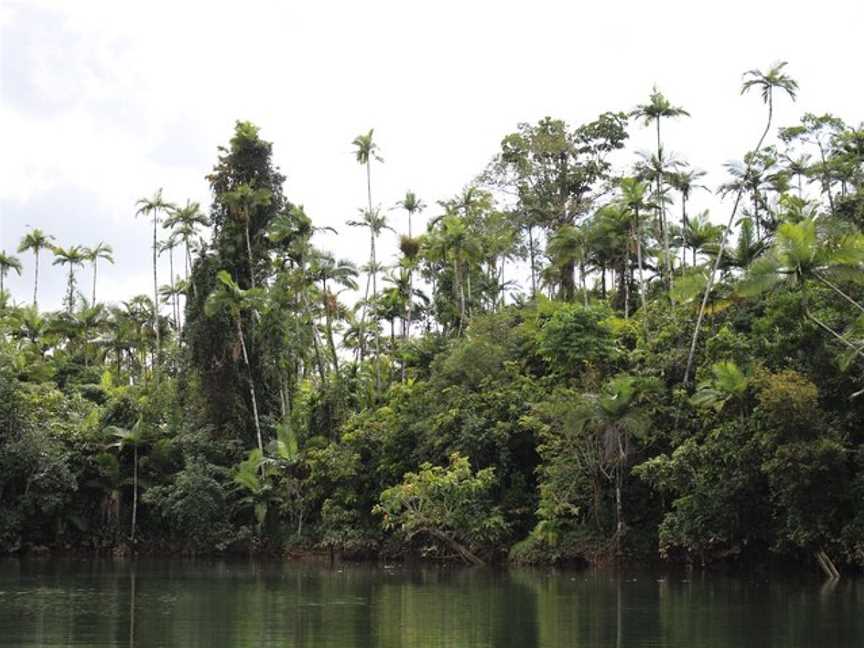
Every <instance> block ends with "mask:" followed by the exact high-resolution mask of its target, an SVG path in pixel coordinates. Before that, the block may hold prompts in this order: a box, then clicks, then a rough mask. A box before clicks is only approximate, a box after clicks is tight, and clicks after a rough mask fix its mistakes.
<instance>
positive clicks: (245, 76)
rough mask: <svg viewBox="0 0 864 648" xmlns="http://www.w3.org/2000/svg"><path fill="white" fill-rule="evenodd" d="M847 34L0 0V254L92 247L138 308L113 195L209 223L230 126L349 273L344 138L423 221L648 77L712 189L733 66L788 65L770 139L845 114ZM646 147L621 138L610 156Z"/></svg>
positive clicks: (595, 10) (127, 222)
mask: <svg viewBox="0 0 864 648" xmlns="http://www.w3.org/2000/svg"><path fill="white" fill-rule="evenodd" d="M862 24H864V3H861V2H853V1H849V0H844V1H835V0H823V1H822V2H819V3H817V4H815V5H814V4H808V5H807V6H806V7H803V6H802V8H800V9H799V8H798V7H797V6H796V4H795V3H793V2H790V1H788V0H787V1H786V2H773V1H772V2H767V1H765V2H763V1H755V0H748V1H747V2H738V1H737V0H730V1H727V2H710V3H709V2H693V1H692V0H691V1H690V2H667V1H663V0H656V1H655V2H644V1H643V2H624V1H620V2H615V3H613V2H576V1H574V0H571V1H569V2H550V1H540V0H533V1H530V2H529V1H523V2H507V1H504V0H497V1H494V2H481V1H473V2H471V1H469V0H462V1H461V2H451V1H449V0H436V1H434V2H433V1H426V2H413V1H411V0H401V1H396V2H376V1H374V0H369V1H368V2H357V1H356V0H355V1H353V2H350V1H349V2H327V1H323V0H316V1H309V2H302V3H300V2H288V1H284V2H275V1H274V2H252V1H248V0H247V1H245V2H242V3H241V2H231V3H228V2H226V3H219V2H207V3H196V2H181V1H180V0H173V1H171V2H154V1H150V2H121V1H118V0H115V1H114V2H104V3H103V2H86V1H84V0H76V1H75V2H41V1H34V0H27V1H24V2H15V1H11V0H0V249H4V248H5V249H6V250H7V251H12V250H13V249H14V248H15V247H17V245H18V242H19V240H20V238H21V237H22V235H23V234H24V233H25V232H26V230H27V228H28V226H32V227H41V228H42V229H44V230H46V231H48V232H49V233H52V234H54V235H55V236H56V237H57V239H58V242H60V243H61V244H64V245H71V244H84V245H93V244H95V243H97V242H98V241H100V240H101V241H106V242H108V243H110V244H112V245H113V246H114V248H115V251H116V256H117V264H116V265H115V266H113V267H110V266H109V267H106V268H105V269H104V270H100V276H101V277H104V281H100V289H99V290H100V297H101V298H106V299H109V300H120V299H123V298H127V297H129V296H131V295H132V294H136V293H140V292H147V291H148V290H149V288H148V278H149V274H148V272H149V271H148V268H149V265H148V264H149V254H150V253H149V248H148V245H149V239H148V225H147V223H146V221H144V220H136V219H135V218H134V212H135V201H136V199H138V198H139V197H141V196H144V195H149V194H151V193H152V192H153V191H154V190H155V189H156V188H158V187H160V186H161V187H164V188H165V193H166V195H167V197H169V198H170V199H172V200H174V201H177V202H183V201H185V199H186V198H191V199H193V200H198V201H201V203H202V205H209V202H210V201H209V195H208V188H207V184H206V181H205V180H204V175H205V174H206V173H207V172H209V171H210V169H211V168H212V166H213V163H214V162H215V159H216V147H217V146H218V145H219V144H225V143H227V141H228V139H229V137H230V135H231V132H232V128H233V124H234V121H235V120H236V119H248V120H251V121H253V122H254V123H256V124H257V125H258V126H260V127H261V135H262V136H263V137H264V138H266V139H268V140H270V141H272V142H273V143H274V152H275V160H276V162H277V164H278V165H279V166H280V167H281V169H282V171H283V173H285V175H286V176H287V183H286V195H287V196H288V198H289V199H290V200H292V201H293V202H296V203H302V204H304V205H305V207H306V209H307V213H309V214H310V215H311V216H312V217H313V218H314V219H315V220H316V221H317V222H318V223H319V224H322V225H324V224H327V225H331V226H334V227H336V228H337V229H339V235H338V236H328V237H323V236H322V237H321V239H320V240H319V241H318V243H319V244H320V245H322V246H323V247H328V248H330V249H335V250H336V252H337V254H339V255H340V256H350V257H351V258H353V259H355V260H357V261H358V262H359V261H362V260H363V259H365V255H366V248H367V241H366V238H365V236H363V235H362V234H361V233H360V232H359V231H358V230H352V229H349V228H347V227H345V226H344V222H345V220H346V219H349V218H354V217H355V216H356V212H357V208H358V207H360V206H362V205H363V204H364V200H365V193H364V192H365V184H364V176H363V172H362V170H361V169H360V167H358V165H357V164H356V162H355V161H354V159H353V155H352V147H351V144H350V142H351V140H352V139H353V138H354V136H355V135H357V134H359V133H361V132H364V131H366V130H368V129H369V128H371V127H374V128H375V134H376V139H377V141H378V143H379V145H380V147H381V150H382V153H383V156H384V159H385V164H384V165H380V166H378V167H376V168H375V169H374V172H373V183H374V186H373V192H374V199H375V201H376V202H379V203H381V204H382V205H383V206H385V207H390V206H392V205H393V204H394V203H395V202H396V201H397V200H398V199H399V198H401V197H402V195H404V192H405V190H406V189H408V188H411V189H414V190H415V191H416V192H417V193H418V194H419V195H420V196H421V197H422V198H423V199H424V200H425V201H426V202H427V203H429V204H433V205H434V202H435V201H436V200H439V199H443V198H447V197H450V196H451V195H453V194H455V193H457V192H458V191H459V190H460V189H461V188H462V187H463V186H464V185H465V184H466V183H467V182H468V181H470V180H471V179H472V177H474V176H475V175H476V174H477V173H479V172H480V171H481V170H482V169H483V167H484V166H485V165H486V163H487V162H488V160H489V159H490V158H491V157H492V155H494V154H495V152H496V150H497V147H498V144H499V142H500V140H501V138H502V136H503V135H505V134H506V133H508V132H511V131H512V130H513V129H514V128H515V126H516V124H517V123H518V122H520V121H535V120H537V119H540V118H542V117H543V116H544V115H551V116H553V117H560V118H563V119H566V120H568V121H569V122H571V123H573V124H578V123H581V122H584V121H588V120H591V119H592V118H594V117H595V116H596V115H597V114H599V113H600V112H603V111H606V110H629V109H631V108H632V107H633V106H634V105H636V104H637V103H641V102H643V101H644V100H645V99H647V96H648V94H649V92H650V90H651V87H652V85H653V84H655V83H656V84H657V85H658V86H659V88H660V89H661V90H662V91H663V92H664V93H665V94H666V95H667V96H668V97H669V98H670V99H671V100H672V101H673V103H675V104H678V105H682V106H684V107H686V108H687V109H688V110H689V111H690V113H691V114H692V118H691V119H683V120H680V121H679V122H678V123H675V124H672V123H670V124H669V125H668V126H666V125H665V124H664V128H665V140H666V146H667V148H668V150H670V151H672V152H675V153H677V154H678V155H679V156H680V157H683V158H684V159H686V160H688V161H690V162H691V163H693V164H694V165H696V166H698V167H701V168H703V169H706V170H708V171H709V172H710V175H709V178H708V182H709V184H711V185H712V186H716V185H717V184H718V183H719V182H721V181H722V180H723V175H722V164H723V162H725V161H727V160H730V159H733V158H740V157H741V156H742V154H743V152H745V151H746V150H748V149H749V148H751V147H752V146H753V145H754V144H755V141H756V139H758V135H759V132H760V129H761V127H762V124H763V119H764V111H763V108H762V105H761V102H760V100H759V98H758V96H757V95H756V94H753V95H750V96H745V97H740V96H739V88H740V83H741V73H742V72H743V71H744V70H747V69H750V68H753V67H760V68H764V67H766V66H768V65H769V64H770V63H772V62H774V61H776V60H778V59H785V60H788V61H789V67H788V72H789V74H791V75H792V76H794V77H795V78H796V79H797V80H798V81H799V83H800V85H801V91H800V96H799V101H798V103H797V104H791V103H790V102H789V101H787V100H785V99H782V100H781V101H780V102H779V107H778V110H777V117H778V123H779V124H790V123H792V122H794V121H796V120H797V119H798V118H799V117H800V115H801V114H802V113H804V112H805V111H812V112H826V111H831V112H834V113H835V114H837V115H839V116H841V117H843V118H844V119H846V120H847V121H850V122H853V123H858V122H859V121H861V119H864V114H862V112H864V111H862V107H864V89H862V85H861V80H860V79H861V77H860V74H861V63H862V62H864V56H862V45H861V40H860V29H861V25H862ZM651 136H652V134H651V133H650V132H647V131H646V130H645V129H643V128H642V127H641V125H634V126H633V127H632V130H631V143H630V148H631V150H633V151H635V150H638V149H648V148H650V147H651V146H652V139H651ZM708 206H711V207H713V208H714V213H715V217H719V215H720V214H721V213H722V212H721V211H720V210H721V206H720V205H719V204H718V203H716V201H715V199H714V198H711V197H709V196H707V195H700V196H698V198H697V199H696V200H695V201H694V205H693V207H694V208H700V207H708ZM428 213H431V214H434V213H435V212H434V210H429V212H428ZM393 219H394V221H395V222H394V224H398V225H401V224H402V220H401V214H398V213H395V212H394V214H393ZM385 249H386V250H389V251H391V252H392V251H393V250H395V241H394V240H392V239H391V240H390V241H388V243H387V245H386V246H385ZM22 261H24V263H25V270H24V273H23V276H22V277H20V278H18V277H16V276H14V275H13V276H12V277H11V280H10V282H9V286H10V289H11V290H12V292H13V295H14V296H15V297H16V298H17V299H18V300H21V301H25V300H26V299H28V295H29V291H30V290H31V289H32V288H31V287H32V272H33V263H32V258H31V256H30V255H26V256H24V257H23V258H22ZM165 267H166V269H165V271H164V272H163V273H162V279H163V280H165V281H167V261H166V266H165ZM43 268H46V270H45V271H44V272H43V275H42V277H43V279H42V280H41V282H42V283H41V285H42V287H41V288H40V295H41V300H40V301H41V303H42V305H43V306H45V307H57V306H59V304H60V299H61V295H62V289H63V275H62V272H61V270H60V268H50V269H47V268H48V265H47V264H45V265H44V266H43ZM89 276H90V273H89V270H87V271H86V272H84V273H83V274H82V276H81V279H82V281H83V282H84V285H87V282H89Z"/></svg>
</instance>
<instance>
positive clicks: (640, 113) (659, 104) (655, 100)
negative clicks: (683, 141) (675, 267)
mask: <svg viewBox="0 0 864 648" xmlns="http://www.w3.org/2000/svg"><path fill="white" fill-rule="evenodd" d="M630 115H631V116H632V117H636V118H637V119H642V120H643V122H644V124H645V126H648V125H650V124H651V122H652V121H653V122H654V123H655V124H656V126H657V160H658V162H659V163H660V164H659V168H660V172H659V173H657V177H656V183H657V190H656V191H657V205H656V207H657V221H658V222H659V223H660V231H661V233H662V235H663V250H664V252H665V253H666V272H667V274H668V277H669V284H670V287H671V282H672V256H671V255H670V253H669V232H668V228H667V227H666V218H665V209H664V206H663V201H662V196H663V171H662V169H663V144H662V141H661V139H660V121H661V120H662V119H663V118H664V117H665V118H668V119H671V118H674V117H689V116H690V113H688V112H687V111H686V110H684V109H683V108H681V107H680V106H673V105H672V103H671V102H670V101H669V100H668V99H667V98H666V97H665V96H664V95H663V93H661V92H660V91H659V90H658V89H657V87H656V86H655V87H654V90H653V91H652V92H651V96H650V98H649V102H648V103H647V104H640V105H638V106H636V108H635V109H634V110H633V111H632V112H631V113H630Z"/></svg>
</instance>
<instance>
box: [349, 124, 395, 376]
mask: <svg viewBox="0 0 864 648" xmlns="http://www.w3.org/2000/svg"><path fill="white" fill-rule="evenodd" d="M370 135H371V131H370ZM358 159H359V156H358ZM360 211H361V213H362V215H363V218H362V220H359V221H348V225H349V226H350V227H366V228H368V229H369V265H368V266H367V268H368V272H367V275H366V294H365V296H364V298H363V299H364V304H363V311H362V314H361V316H360V321H361V325H362V324H365V322H366V310H367V309H366V303H367V302H368V301H369V285H370V282H371V285H372V301H375V299H376V298H377V297H378V258H377V252H376V241H377V240H378V237H379V236H380V234H381V232H383V231H384V230H385V229H391V230H392V228H391V227H390V226H389V225H387V217H386V216H385V215H384V214H382V213H381V211H380V210H378V209H366V210H360ZM377 328H378V327H376V330H377ZM380 337H381V336H380V334H377V335H376V336H375V346H376V348H375V352H376V354H378V355H380V354H381V339H380ZM361 352H362V351H361ZM375 366H376V367H377V366H378V365H377V364H376V365H375ZM378 374H380V370H379V371H378ZM376 375H377V374H376ZM380 382H381V381H380V376H378V382H377V387H378V388H379V389H380V387H381V385H380Z"/></svg>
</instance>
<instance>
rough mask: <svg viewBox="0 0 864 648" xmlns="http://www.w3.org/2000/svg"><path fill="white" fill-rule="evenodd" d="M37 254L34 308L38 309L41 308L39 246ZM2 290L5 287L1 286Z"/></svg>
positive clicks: (0, 289) (0, 290)
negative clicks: (38, 297) (39, 295)
mask: <svg viewBox="0 0 864 648" xmlns="http://www.w3.org/2000/svg"><path fill="white" fill-rule="evenodd" d="M35 256H36V272H35V274H34V275H33V308H35V309H36V310H37V311H38V310H39V300H38V299H37V295H38V291H39V249H38V248H37V249H36V252H35ZM2 291H3V289H2V288H0V292H2Z"/></svg>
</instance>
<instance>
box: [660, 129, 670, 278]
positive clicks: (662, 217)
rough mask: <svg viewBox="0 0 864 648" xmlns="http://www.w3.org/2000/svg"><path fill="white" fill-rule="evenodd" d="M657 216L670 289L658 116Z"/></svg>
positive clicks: (667, 233)
mask: <svg viewBox="0 0 864 648" xmlns="http://www.w3.org/2000/svg"><path fill="white" fill-rule="evenodd" d="M657 162H658V164H659V168H658V169H657V217H658V218H659V219H660V232H661V233H662V234H663V252H664V254H665V255H666V287H667V288H668V289H669V290H672V255H671V254H670V251H669V228H668V227H666V206H665V205H664V204H663V148H662V147H661V145H660V117H659V116H658V117H657Z"/></svg>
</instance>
